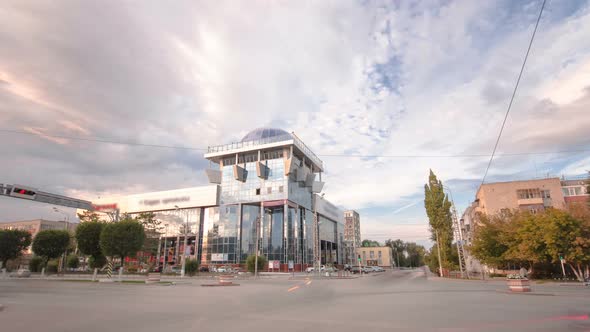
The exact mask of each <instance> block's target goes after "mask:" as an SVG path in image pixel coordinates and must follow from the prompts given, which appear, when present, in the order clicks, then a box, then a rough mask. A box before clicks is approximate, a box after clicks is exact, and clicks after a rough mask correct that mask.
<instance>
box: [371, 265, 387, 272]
mask: <svg viewBox="0 0 590 332" xmlns="http://www.w3.org/2000/svg"><path fill="white" fill-rule="evenodd" d="M371 268H372V269H373V272H385V269H384V268H382V267H381V266H371Z"/></svg>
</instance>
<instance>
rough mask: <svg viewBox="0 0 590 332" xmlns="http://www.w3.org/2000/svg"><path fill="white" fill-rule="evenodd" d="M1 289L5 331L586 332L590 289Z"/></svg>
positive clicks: (64, 284) (393, 276)
mask: <svg viewBox="0 0 590 332" xmlns="http://www.w3.org/2000/svg"><path fill="white" fill-rule="evenodd" d="M206 282H207V281H204V280H193V281H191V282H190V283H186V284H177V285H172V286H163V285H142V284H113V283H110V284H106V283H83V282H68V281H44V280H13V279H11V280H0V304H2V305H4V310H3V311H0V330H2V331H59V332H66V331H101V332H104V331H144V332H149V331H158V332H162V331H174V332H178V331H306V332H310V331H355V332H360V331H392V330H397V331H425V330H426V331H499V330H502V331H569V330H571V331H590V320H589V318H588V315H589V314H590V288H583V287H572V286H570V287H565V286H558V285H554V284H553V285H537V286H534V287H533V291H534V292H533V293H531V294H530V295H522V294H508V293H506V292H505V285H504V283H503V282H481V281H458V280H457V281H456V280H440V279H430V280H429V279H427V278H426V277H425V275H424V273H423V272H421V271H395V272H385V273H381V274H378V275H369V276H366V277H362V278H357V279H344V280H306V279H304V278H301V279H300V280H290V279H288V278H276V279H265V280H242V281H239V282H240V286H236V287H201V283H206Z"/></svg>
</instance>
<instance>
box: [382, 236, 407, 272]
mask: <svg viewBox="0 0 590 332" xmlns="http://www.w3.org/2000/svg"><path fill="white" fill-rule="evenodd" d="M385 246H387V247H391V250H392V251H393V260H394V261H395V265H396V266H397V267H402V266H406V257H405V256H404V251H405V250H406V244H405V243H404V241H402V240H400V239H397V240H395V241H392V240H391V239H390V240H387V241H385Z"/></svg>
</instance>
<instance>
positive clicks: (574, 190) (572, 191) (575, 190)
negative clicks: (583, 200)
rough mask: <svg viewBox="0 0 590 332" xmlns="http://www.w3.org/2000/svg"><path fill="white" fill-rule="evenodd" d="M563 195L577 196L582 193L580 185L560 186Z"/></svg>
mask: <svg viewBox="0 0 590 332" xmlns="http://www.w3.org/2000/svg"><path fill="white" fill-rule="evenodd" d="M561 191H563V196H579V195H582V187H566V188H561Z"/></svg>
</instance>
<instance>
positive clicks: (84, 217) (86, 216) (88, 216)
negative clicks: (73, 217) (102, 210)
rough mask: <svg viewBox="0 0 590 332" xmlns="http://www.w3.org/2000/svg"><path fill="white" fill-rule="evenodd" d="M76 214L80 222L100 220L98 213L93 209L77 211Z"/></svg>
mask: <svg viewBox="0 0 590 332" xmlns="http://www.w3.org/2000/svg"><path fill="white" fill-rule="evenodd" d="M77 215H78V219H80V223H81V224H82V223H87V222H101V219H100V215H99V214H98V213H96V212H93V211H84V212H82V213H78V214H77Z"/></svg>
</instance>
